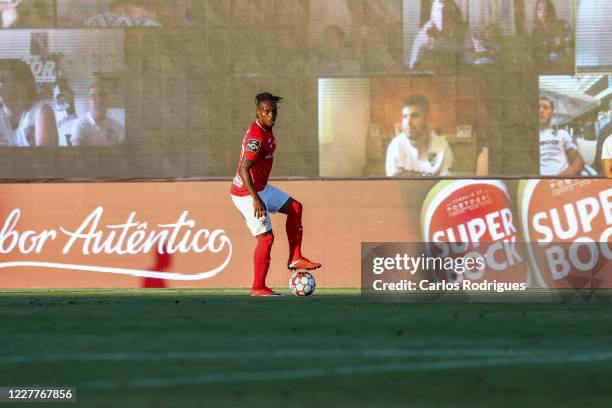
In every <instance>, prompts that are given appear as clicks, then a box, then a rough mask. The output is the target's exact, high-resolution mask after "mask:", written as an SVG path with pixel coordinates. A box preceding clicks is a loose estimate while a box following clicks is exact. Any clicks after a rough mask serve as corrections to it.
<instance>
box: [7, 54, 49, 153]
mask: <svg viewBox="0 0 612 408" xmlns="http://www.w3.org/2000/svg"><path fill="white" fill-rule="evenodd" d="M0 103H2V111H3V114H4V118H5V119H4V120H5V122H6V123H5V124H6V126H5V127H6V129H5V130H4V132H6V134H5V135H4V136H3V139H4V140H6V141H7V144H9V145H12V146H43V145H47V146H57V144H58V137H57V125H56V122H55V113H54V112H53V109H52V108H51V107H49V106H48V105H46V104H44V103H43V102H40V101H39V98H38V92H37V90H36V82H35V80H34V75H32V71H31V70H30V66H29V65H28V64H26V63H25V62H23V61H21V60H18V59H5V60H0Z"/></svg>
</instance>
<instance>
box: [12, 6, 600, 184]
mask: <svg viewBox="0 0 612 408" xmlns="http://www.w3.org/2000/svg"><path fill="white" fill-rule="evenodd" d="M608 8H609V5H608V4H607V2H605V1H603V0H595V1H586V0H585V1H582V0H577V1H573V0H358V1H356V0H337V1H333V2H329V1H324V0H300V1H290V2H288V1H281V0H236V1H231V2H229V1H224V0H208V1H204V0H176V1H167V0H79V1H77V0H40V1H34V0H14V1H13V0H12V1H6V2H2V4H1V5H0V13H1V17H2V18H1V19H0V21H1V22H2V27H3V30H2V31H0V98H1V99H2V100H1V102H2V109H0V174H2V177H1V179H2V180H4V181H10V180H41V179H43V180H72V179H78V180H102V179H104V180H107V179H108V180H137V179H184V178H190V179H191V178H228V179H231V178H232V177H233V176H234V174H235V171H236V166H237V162H238V159H239V154H240V147H241V141H242V137H243V136H244V133H245V131H246V129H248V128H249V126H250V125H251V123H252V122H253V121H254V119H255V101H254V97H255V95H256V94H258V93H260V92H262V91H268V92H271V93H273V94H275V95H279V96H281V97H282V98H283V99H282V102H281V104H280V107H279V116H278V118H277V122H276V125H275V127H274V132H275V135H276V137H277V140H278V147H277V151H276V153H275V162H274V163H275V165H274V171H273V173H272V177H281V178H283V177H307V178H318V177H351V178H355V177H356V178H368V177H376V178H377V177H433V178H443V177H540V176H548V175H551V176H557V177H563V176H568V177H569V176H572V177H574V176H575V177H581V176H584V177H594V176H599V175H602V174H603V172H602V167H601V153H600V152H599V150H600V147H601V146H603V144H604V140H605V137H606V136H607V131H604V128H605V127H606V125H607V124H608V121H609V118H610V99H612V96H611V95H612V92H611V91H610V90H611V89H612V86H610V82H609V81H608V79H609V77H608V73H607V70H608V69H611V70H612V60H610V61H607V60H606V56H607V55H608V54H609V52H608V51H607V48H606V46H605V45H606V44H607V42H606V41H605V39H606V38H607V37H606V36H607V35H608V31H609V30H607V29H606V27H607V25H606V23H605V22H603V18H604V17H603V16H604V15H606V13H605V11H606V10H607V9H608ZM611 55H612V54H611ZM611 72H612V71H611ZM411 115H412V116H414V115H416V116H415V118H414V119H415V120H416V122H414V121H412V119H413V118H412V116H411ZM411 121H412V122H411ZM547 129H548V130H547ZM586 129H592V130H586ZM559 134H561V135H562V137H563V138H564V139H567V141H564V142H563V143H557V142H556V140H557V139H554V138H555V137H557V135H559ZM587 142H588V143H587ZM552 146H557V148H558V150H557V151H554V152H553V151H551V150H550V148H551V147H552ZM551 154H552V155H554V158H553V159H552V162H555V163H556V162H559V163H560V164H558V165H556V166H550V165H549V164H550V163H552V162H551V161H550V160H548V159H543V157H544V158H545V157H550V155H551ZM547 163H548V164H547ZM566 170H567V171H566Z"/></svg>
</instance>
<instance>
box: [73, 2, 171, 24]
mask: <svg viewBox="0 0 612 408" xmlns="http://www.w3.org/2000/svg"><path fill="white" fill-rule="evenodd" d="M158 3H159V2H158V1H157V0H113V1H112V2H111V3H110V7H109V11H108V12H106V13H102V14H98V15H96V16H93V17H91V18H89V19H87V20H86V21H85V23H84V25H85V26H86V27H132V26H161V23H160V22H159V16H158V10H159V5H158Z"/></svg>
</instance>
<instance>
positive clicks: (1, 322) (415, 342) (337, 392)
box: [0, 289, 612, 408]
mask: <svg viewBox="0 0 612 408" xmlns="http://www.w3.org/2000/svg"><path fill="white" fill-rule="evenodd" d="M245 293H246V291H238V290H227V291H223V290H146V291H145V290H87V291H48V290H39V291H14V290H13V291H11V290H3V291H0V386H13V385H62V386H75V387H76V388H77V399H78V401H77V403H76V404H60V405H58V404H51V403H49V404H43V405H41V404H31V405H32V406H37V407H40V406H83V407H134V408H137V407H204V406H210V407H223V406H248V407H260V406H261V407H264V406H265V407H270V406H291V407H293V406H297V407H309V408H310V407H315V406H338V407H340V406H355V407H360V406H376V407H406V406H410V407H421V406H422V407H428V406H434V407H447V406H448V407H480V406H482V407H491V406H494V407H496V408H497V407H516V406H521V405H524V406H538V407H548V406H602V407H604V406H610V405H611V404H612V385H611V382H610V381H611V380H610V373H611V372H612V304H611V303H607V302H591V303H574V304H560V303H442V302H437V303H428V302H375V301H370V300H366V299H363V298H361V297H360V296H359V293H358V292H356V291H351V290H321V289H319V290H317V292H316V294H315V295H314V296H312V297H310V298H295V297H293V296H291V295H289V294H288V293H287V292H285V295H286V296H283V297H282V298H276V299H270V298H250V297H248V296H245ZM2 405H4V404H2ZM27 405H28V404H18V405H17V406H27Z"/></svg>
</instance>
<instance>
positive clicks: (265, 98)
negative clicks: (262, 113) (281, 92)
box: [255, 92, 283, 106]
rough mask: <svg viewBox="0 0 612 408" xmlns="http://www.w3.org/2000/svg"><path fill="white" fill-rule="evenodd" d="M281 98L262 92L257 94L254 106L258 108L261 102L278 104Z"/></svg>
mask: <svg viewBox="0 0 612 408" xmlns="http://www.w3.org/2000/svg"><path fill="white" fill-rule="evenodd" d="M282 99H283V98H281V97H280V96H276V95H272V94H271V93H270V92H262V93H259V94H257V96H256V97H255V105H256V106H259V104H261V103H263V102H274V103H279V102H280V101H281V100H282Z"/></svg>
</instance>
